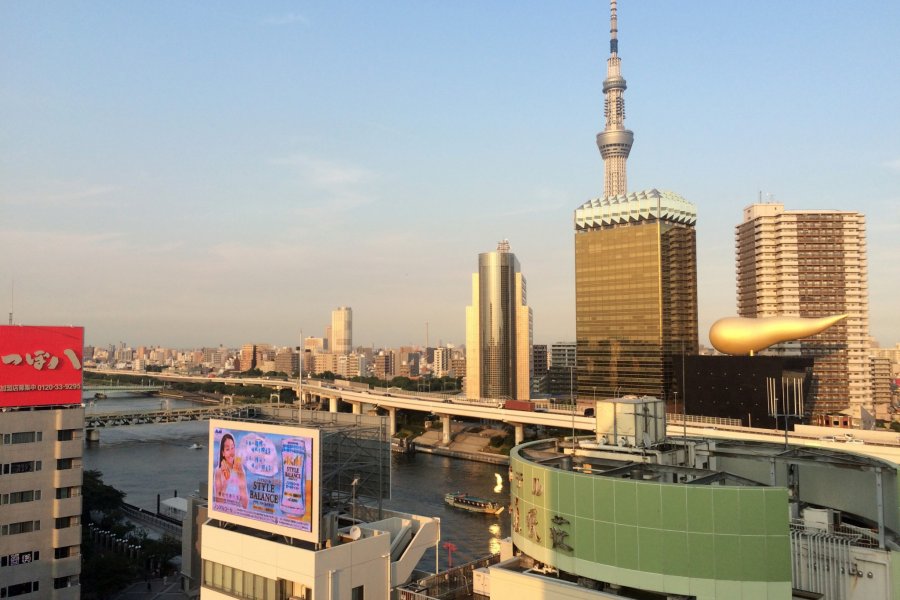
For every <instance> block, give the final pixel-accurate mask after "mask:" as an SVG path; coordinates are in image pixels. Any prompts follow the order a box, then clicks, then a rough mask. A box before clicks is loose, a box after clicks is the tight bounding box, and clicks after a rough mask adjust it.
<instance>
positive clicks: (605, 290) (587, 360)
mask: <svg viewBox="0 0 900 600" xmlns="http://www.w3.org/2000/svg"><path fill="white" fill-rule="evenodd" d="M696 219H697V215H696V210H695V208H694V206H693V204H691V203H690V202H688V201H687V200H685V199H684V198H682V197H680V196H678V195H677V194H674V193H672V192H659V191H657V190H649V191H644V192H639V193H636V194H629V195H627V196H614V197H611V198H597V199H594V200H591V201H589V202H587V203H585V204H584V205H582V206H581V207H580V208H578V209H577V210H576V211H575V315H576V317H575V330H576V343H577V358H576V360H577V367H576V386H577V389H576V395H577V396H578V397H579V398H608V397H613V396H621V395H625V394H637V395H650V396H656V397H659V398H665V399H667V400H671V397H672V393H671V392H672V391H671V390H670V386H671V383H670V382H671V357H672V355H673V354H679V353H682V352H683V353H684V354H696V353H697V351H698V341H697V251H696V248H697V242H696V233H695V231H694V223H695V222H696Z"/></svg>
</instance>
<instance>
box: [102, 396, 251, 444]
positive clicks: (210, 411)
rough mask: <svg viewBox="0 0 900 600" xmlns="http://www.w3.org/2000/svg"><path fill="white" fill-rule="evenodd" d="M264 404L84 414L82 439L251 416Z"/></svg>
mask: <svg viewBox="0 0 900 600" xmlns="http://www.w3.org/2000/svg"><path fill="white" fill-rule="evenodd" d="M264 406H266V405H261V404H245V405H217V406H206V407H202V408H179V409H173V410H153V411H134V412H115V413H103V414H96V413H95V414H86V415H85V416H84V430H85V436H86V437H87V440H88V441H89V442H96V441H98V440H99V439H100V429H102V428H106V427H122V426H125V425H151V424H154V423H180V422H182V421H207V420H209V419H219V418H221V419H227V418H234V417H243V418H247V417H255V416H257V415H258V414H259V413H260V412H261V409H262V408H263V407H264Z"/></svg>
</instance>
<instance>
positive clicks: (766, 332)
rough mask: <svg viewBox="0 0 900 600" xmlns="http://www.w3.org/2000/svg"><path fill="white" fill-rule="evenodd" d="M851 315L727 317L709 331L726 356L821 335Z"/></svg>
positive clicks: (751, 353) (714, 345)
mask: <svg viewBox="0 0 900 600" xmlns="http://www.w3.org/2000/svg"><path fill="white" fill-rule="evenodd" d="M846 318H847V315H833V316H831V317H821V318H819V319H808V318H804V317H762V318H759V319H746V318H744V317H726V318H724V319H719V320H718V321H716V322H715V323H713V325H712V327H710V328H709V341H710V342H711V343H712V345H713V347H714V348H715V349H716V350H718V351H719V352H721V353H723V354H736V355H742V354H749V355H750V356H753V354H754V353H756V352H759V351H760V350H765V349H766V348H768V347H769V346H771V345H773V344H777V343H779V342H789V341H791V340H799V339H801V338H805V337H809V336H811V335H815V334H817V333H821V332H823V331H825V330H826V329H828V328H829V327H831V326H832V325H834V324H835V323H837V322H838V321H840V320H842V319H846Z"/></svg>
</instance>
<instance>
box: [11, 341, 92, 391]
mask: <svg viewBox="0 0 900 600" xmlns="http://www.w3.org/2000/svg"><path fill="white" fill-rule="evenodd" d="M83 349H84V328H83V327H36V326H34V327H33V326H26V325H0V407H11V406H17V407H18V406H46V405H51V404H81V381H82V377H81V376H82V370H81V363H82V352H83Z"/></svg>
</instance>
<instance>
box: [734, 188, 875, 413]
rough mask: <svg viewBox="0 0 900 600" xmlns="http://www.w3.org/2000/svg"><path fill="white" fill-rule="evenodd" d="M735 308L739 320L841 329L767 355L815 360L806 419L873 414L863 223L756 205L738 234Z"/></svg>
mask: <svg viewBox="0 0 900 600" xmlns="http://www.w3.org/2000/svg"><path fill="white" fill-rule="evenodd" d="M735 243H736V246H737V304H738V314H739V315H740V316H742V317H751V318H753V317H774V316H793V317H824V316H829V315H839V314H847V315H848V317H847V318H846V319H844V320H843V321H840V322H838V323H837V324H835V325H833V326H831V327H830V328H828V329H826V330H825V331H823V332H822V333H820V334H818V335H815V336H813V337H810V338H806V339H803V340H800V341H799V342H789V343H787V344H781V345H779V346H777V347H775V348H773V349H772V350H771V352H772V353H780V354H789V355H790V354H800V355H801V356H809V357H812V358H813V359H814V361H815V362H814V365H813V389H812V390H811V396H812V399H813V404H812V406H807V407H806V412H807V413H810V414H827V413H832V412H837V411H840V410H843V409H846V408H848V407H850V406H854V405H858V406H863V407H865V408H866V409H867V410H870V411H871V410H872V406H871V378H870V365H869V343H868V338H869V292H868V268H867V263H866V220H865V217H864V216H863V215H861V214H860V213H858V212H853V211H838V210H784V205H783V204H775V203H770V204H753V205H751V206H748V207H747V208H745V209H744V219H743V222H742V223H741V224H740V225H738V226H737V227H736V228H735Z"/></svg>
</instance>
